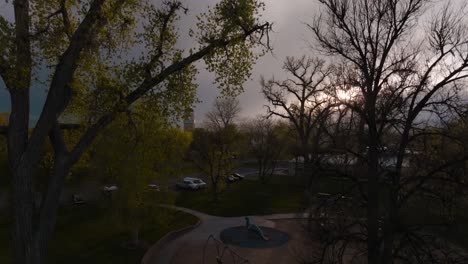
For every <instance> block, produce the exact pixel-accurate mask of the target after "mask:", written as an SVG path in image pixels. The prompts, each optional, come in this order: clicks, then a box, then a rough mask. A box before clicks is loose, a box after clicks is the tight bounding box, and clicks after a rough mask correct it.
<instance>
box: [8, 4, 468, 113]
mask: <svg viewBox="0 0 468 264" xmlns="http://www.w3.org/2000/svg"><path fill="white" fill-rule="evenodd" d="M154 1H155V2H157V1H158V0H154ZM461 1H463V0H461ZM11 2H12V1H9V4H8V5H7V4H5V2H4V1H2V0H0V15H5V14H6V15H7V17H9V18H10V19H11V15H12V12H11V11H12V10H11ZM183 2H184V3H185V5H186V6H187V7H188V8H189V13H188V15H187V16H183V17H182V20H181V22H180V30H181V40H180V42H179V43H178V45H179V46H180V47H183V48H190V47H194V46H195V45H194V43H193V42H191V41H190V40H189V38H188V36H187V32H188V29H189V28H190V27H195V26H194V22H195V16H196V15H197V14H199V13H201V12H204V11H205V10H206V8H207V7H208V5H213V4H214V3H216V2H217V0H183ZM264 2H265V4H266V10H265V12H264V13H263V19H264V20H266V21H269V22H271V23H273V31H274V32H273V33H272V34H271V44H272V46H273V49H274V50H273V54H266V55H265V56H264V57H262V58H260V59H259V60H258V61H257V63H256V65H255V67H254V70H253V73H252V76H251V78H250V80H249V81H248V82H246V83H245V85H244V90H245V92H244V93H243V94H241V95H240V96H239V100H240V103H241V106H242V113H241V115H242V116H244V117H246V116H255V115H258V114H261V113H265V108H264V105H265V100H264V98H263V96H262V95H261V93H260V84H259V80H260V76H261V75H263V76H265V77H267V78H270V77H271V76H273V75H275V76H276V77H281V76H284V73H283V71H282V70H281V66H282V62H283V61H284V59H285V58H286V56H302V55H314V51H312V50H311V49H310V48H309V47H308V41H310V40H311V33H310V32H309V31H308V30H307V29H306V26H305V25H304V23H305V22H311V21H312V19H313V17H314V15H315V14H317V13H318V12H319V10H318V4H317V2H318V1H317V0H264ZM442 2H443V1H442ZM455 2H458V1H455ZM199 68H200V74H199V75H198V80H197V82H198V84H199V89H198V97H199V99H200V100H201V101H202V103H200V104H197V105H196V108H195V117H196V120H197V121H198V122H201V120H202V119H203V117H204V115H205V113H206V112H207V111H208V110H209V109H210V107H211V106H212V104H213V101H214V100H215V98H216V96H218V94H219V91H218V90H217V88H216V87H215V86H214V85H213V76H212V75H211V74H210V73H208V72H206V71H204V70H203V69H202V64H199ZM0 86H3V83H1V81H0ZM33 86H35V87H33V89H32V96H31V97H32V98H31V117H32V119H37V116H38V114H39V112H40V110H41V108H42V104H43V101H44V98H45V91H44V88H43V87H42V88H41V87H38V85H37V84H36V85H33ZM9 108H10V106H9V98H8V94H7V92H6V91H5V89H4V88H3V87H1V88H0V112H3V111H8V110H9Z"/></svg>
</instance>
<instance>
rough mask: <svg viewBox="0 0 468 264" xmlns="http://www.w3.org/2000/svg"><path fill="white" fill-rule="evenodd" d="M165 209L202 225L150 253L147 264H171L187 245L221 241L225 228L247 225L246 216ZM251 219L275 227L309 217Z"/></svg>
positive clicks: (303, 215)
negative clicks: (178, 252)
mask: <svg viewBox="0 0 468 264" xmlns="http://www.w3.org/2000/svg"><path fill="white" fill-rule="evenodd" d="M164 207H169V208H173V209H176V210H180V211H183V212H185V213H189V214H192V215H195V216H196V217H198V218H199V219H200V225H199V226H197V227H196V228H194V229H193V230H191V231H189V232H188V233H186V234H183V235H181V236H180V237H177V238H175V239H173V240H172V241H170V242H168V243H167V244H166V245H164V246H163V247H161V248H159V249H158V250H157V251H158V252H150V256H151V258H150V259H149V261H147V263H145V264H170V263H171V260H172V258H173V257H174V256H175V255H176V254H177V251H178V250H179V249H180V248H182V247H184V246H185V245H190V244H200V243H205V241H206V240H207V239H208V237H209V236H210V235H213V236H214V237H215V238H217V239H219V234H220V233H221V231H222V230H224V229H225V228H227V227H232V226H239V225H244V224H245V219H244V216H241V217H220V216H213V215H208V214H205V213H202V212H198V211H195V210H192V209H189V208H183V207H177V206H164ZM250 217H251V219H253V221H254V222H255V223H256V224H257V225H259V226H267V227H275V223H274V222H273V221H271V220H281V219H294V218H304V217H307V215H306V214H295V213H290V214H273V215H264V216H250ZM150 250H151V249H150ZM147 254H148V253H147Z"/></svg>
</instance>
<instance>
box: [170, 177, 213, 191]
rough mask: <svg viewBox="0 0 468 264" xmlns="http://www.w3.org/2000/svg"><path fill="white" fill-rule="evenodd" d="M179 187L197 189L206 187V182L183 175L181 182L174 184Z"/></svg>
mask: <svg viewBox="0 0 468 264" xmlns="http://www.w3.org/2000/svg"><path fill="white" fill-rule="evenodd" d="M176 186H177V187H178V188H180V189H186V190H198V189H202V188H205V187H206V183H205V182H204V181H202V180H201V179H199V178H192V177H185V178H184V180H183V181H182V182H179V183H177V184H176Z"/></svg>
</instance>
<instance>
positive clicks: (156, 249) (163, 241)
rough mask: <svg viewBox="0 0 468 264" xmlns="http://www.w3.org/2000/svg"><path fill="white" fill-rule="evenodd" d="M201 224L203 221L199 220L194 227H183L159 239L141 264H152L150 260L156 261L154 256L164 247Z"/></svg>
mask: <svg viewBox="0 0 468 264" xmlns="http://www.w3.org/2000/svg"><path fill="white" fill-rule="evenodd" d="M197 218H198V217H197ZM201 222H202V220H201V219H200V218H198V221H197V223H195V224H194V225H190V226H186V227H182V228H180V229H178V230H173V231H171V232H169V233H167V234H165V235H164V236H163V237H162V238H161V239H159V240H158V241H157V242H156V243H154V244H153V245H152V246H151V247H150V248H149V249H148V250H147V251H146V253H145V255H143V258H142V260H141V264H150V260H151V259H154V256H156V255H157V254H158V253H159V251H160V250H161V249H162V248H163V247H164V245H165V244H167V243H168V242H170V241H172V240H174V239H176V238H178V237H181V236H182V235H184V234H187V233H188V232H190V231H192V230H193V229H195V228H197V227H198V226H200V224H201Z"/></svg>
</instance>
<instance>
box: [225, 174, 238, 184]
mask: <svg viewBox="0 0 468 264" xmlns="http://www.w3.org/2000/svg"><path fill="white" fill-rule="evenodd" d="M235 181H237V178H236V177H234V175H229V176H227V177H226V182H228V183H230V182H235Z"/></svg>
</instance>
